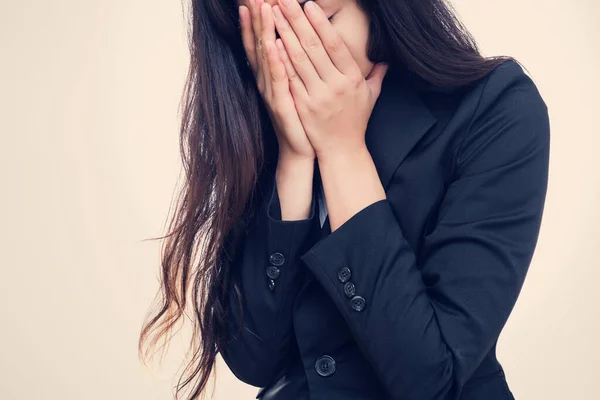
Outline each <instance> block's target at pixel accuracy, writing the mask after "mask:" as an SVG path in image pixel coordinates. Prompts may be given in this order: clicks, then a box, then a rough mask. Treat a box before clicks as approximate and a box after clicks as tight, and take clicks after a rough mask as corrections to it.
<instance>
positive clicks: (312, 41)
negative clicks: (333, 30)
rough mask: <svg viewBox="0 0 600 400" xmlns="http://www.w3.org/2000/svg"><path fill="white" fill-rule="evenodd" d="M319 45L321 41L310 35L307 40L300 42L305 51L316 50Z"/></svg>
mask: <svg viewBox="0 0 600 400" xmlns="http://www.w3.org/2000/svg"><path fill="white" fill-rule="evenodd" d="M320 45H321V40H320V39H319V38H318V37H316V36H313V35H311V36H310V37H309V38H307V39H306V40H304V41H303V42H302V47H304V48H305V49H308V50H313V49H316V48H318V47H319V46H320Z"/></svg>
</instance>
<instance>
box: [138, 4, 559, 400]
mask: <svg viewBox="0 0 600 400" xmlns="http://www.w3.org/2000/svg"><path fill="white" fill-rule="evenodd" d="M238 6H239V8H238ZM238 10H239V14H238ZM191 13H192V21H191V22H192V23H191V39H192V40H191V54H192V58H191V69H190V75H189V79H188V85H187V88H186V89H187V90H186V93H185V95H186V96H185V102H184V113H183V124H182V149H183V155H184V159H185V166H186V172H187V175H186V177H187V180H186V186H185V187H184V191H183V193H182V196H183V197H182V198H181V199H180V203H179V207H178V209H177V213H176V215H174V217H173V220H172V223H171V226H170V229H171V232H170V233H169V235H167V237H168V239H167V241H166V245H165V248H164V251H163V267H162V286H161V288H162V292H161V293H162V296H161V304H160V308H159V309H158V311H157V313H156V314H155V315H154V317H153V318H152V319H150V320H149V321H148V322H147V324H146V325H145V327H144V329H143V331H142V334H141V337H140V351H141V348H142V344H143V343H144V341H145V340H146V339H147V338H148V336H149V335H151V334H155V336H154V338H153V341H152V342H151V344H152V345H154V344H156V342H157V341H158V339H159V338H160V337H162V336H163V335H166V334H167V333H168V332H169V331H170V330H171V328H172V327H173V326H174V324H175V323H176V322H177V321H178V320H179V318H180V317H181V316H182V315H183V313H184V310H185V309H186V307H187V305H188V300H189V299H188V298H187V295H188V294H191V295H192V298H191V305H192V308H193V310H194V315H193V317H192V321H193V323H194V328H195V329H194V337H193V338H192V350H193V353H192V354H193V358H192V360H190V362H189V364H188V369H186V371H185V372H184V375H185V378H186V379H185V380H184V381H183V382H180V384H179V386H178V392H179V391H180V390H182V389H183V388H184V387H186V386H187V387H188V388H190V393H189V397H188V398H189V399H195V398H198V397H199V396H200V395H201V394H202V393H203V392H204V389H205V387H206V383H207V380H208V377H209V376H210V373H211V371H212V368H213V366H214V361H215V357H216V355H217V354H219V353H220V354H221V355H222V357H223V359H224V360H225V362H226V363H227V365H228V366H229V367H230V368H231V370H232V371H233V373H234V374H235V375H236V376H237V377H238V378H239V379H240V380H242V381H244V382H246V383H248V384H250V385H254V386H260V387H262V389H261V390H260V391H259V393H258V395H257V396H256V397H257V398H259V399H379V400H380V399H395V400H396V399H397V400H404V399H413V400H434V399H435V400H442V399H443V400H450V399H453V400H455V399H461V400H483V399H485V400H494V399H513V398H514V397H513V395H512V393H511V391H510V389H509V387H508V384H507V381H506V377H505V375H504V372H503V368H502V366H501V364H500V363H499V361H498V360H497V358H496V353H495V350H496V344H497V340H498V337H499V335H500V332H501V330H502V328H503V326H504V324H505V322H506V320H507V319H508V317H509V314H510V313H511V310H512V308H513V306H514V304H515V302H516V300H517V297H518V294H519V292H520V290H521V287H522V285H523V282H524V279H525V276H526V273H527V270H528V267H529V264H530V261H531V258H532V256H533V253H534V249H535V246H536V242H537V237H538V233H539V229H540V224H541V219H542V213H543V208H544V201H545V196H546V188H547V180H548V162H549V145H550V129H549V120H548V112H547V107H546V104H545V103H544V101H543V99H542V98H541V96H540V94H539V92H538V90H537V88H536V86H535V85H534V83H533V81H532V80H531V79H530V78H529V77H528V76H527V75H526V74H525V73H524V72H523V69H522V68H521V67H520V65H519V64H518V63H516V62H515V60H514V59H512V58H510V57H494V58H484V57H482V56H481V55H480V54H479V52H478V49H477V46H476V44H475V42H474V41H473V39H472V38H471V37H470V36H469V34H468V33H467V32H466V31H465V30H464V28H463V27H462V25H461V24H460V23H459V21H457V19H456V18H455V16H454V14H453V13H452V11H451V8H450V7H449V6H448V5H447V4H445V3H444V2H443V1H442V0H318V1H309V2H304V1H298V0H293V1H291V2H286V1H283V0H239V1H237V2H234V1H233V0H230V1H224V0H194V1H192V9H191ZM238 21H239V22H240V26H239V28H238V25H237V24H238ZM201 232H202V233H203V234H204V235H205V237H204V240H205V242H204V243H203V248H202V251H201V252H199V253H198V254H199V257H195V256H196V254H197V253H196V251H197V250H198V247H199V246H200V245H201V243H200V240H199V238H200V236H199V233H201Z"/></svg>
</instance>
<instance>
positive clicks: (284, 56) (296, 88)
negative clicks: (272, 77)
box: [275, 39, 308, 101]
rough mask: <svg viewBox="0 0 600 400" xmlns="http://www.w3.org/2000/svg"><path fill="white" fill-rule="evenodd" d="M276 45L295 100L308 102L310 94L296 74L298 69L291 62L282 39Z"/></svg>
mask: <svg viewBox="0 0 600 400" xmlns="http://www.w3.org/2000/svg"><path fill="white" fill-rule="evenodd" d="M275 43H276V45H277V49H278V55H279V58H280V59H281V63H282V64H283V66H284V68H285V73H286V75H287V77H288V82H289V89H290V91H291V92H292V94H293V96H294V98H296V99H304V101H306V100H307V99H308V92H307V90H306V86H305V85H304V82H303V81H302V79H301V78H300V76H299V75H298V73H297V72H296V69H295V68H294V65H293V64H292V61H291V60H290V57H289V55H288V53H287V50H286V49H285V45H284V44H283V41H282V40H281V39H277V40H276V41H275Z"/></svg>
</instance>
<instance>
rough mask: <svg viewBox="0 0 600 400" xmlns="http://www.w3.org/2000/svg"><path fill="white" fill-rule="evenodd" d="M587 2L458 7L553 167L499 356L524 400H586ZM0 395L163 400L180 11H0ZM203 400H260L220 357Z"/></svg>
mask: <svg viewBox="0 0 600 400" xmlns="http://www.w3.org/2000/svg"><path fill="white" fill-rule="evenodd" d="M599 4H600V3H599V2H598V1H596V0H569V1H564V0H563V1H557V0H544V1H542V0H502V1H500V0H486V1H480V0H478V1H476V0H459V1H456V2H455V5H456V8H457V10H458V12H459V16H460V17H461V18H462V20H463V21H464V23H465V24H466V26H467V27H468V28H469V30H470V31H471V32H472V34H473V35H474V36H475V38H476V39H477V41H478V43H479V44H480V46H481V49H482V51H483V53H484V55H495V54H508V55H512V56H515V57H516V58H517V59H519V60H520V61H521V62H523V63H524V64H525V66H526V67H527V68H528V70H529V72H530V73H531V75H532V76H533V78H534V80H535V82H536V83H537V85H538V88H539V90H540V91H541V93H542V96H543V97H544V99H545V101H546V103H547V104H548V107H549V110H550V117H551V126H552V150H551V171H550V184H549V189H548V197H547V202H546V208H545V215H544V221H543V226H542V230H541V234H540V238H539V243H538V247H537V251H536V253H535V256H534V259H533V263H532V265H531V269H530V272H529V274H528V277H527V280H526V283H525V286H524V289H523V291H522V292H521V296H520V298H519V301H518V303H517V306H516V307H515V309H514V311H513V313H512V315H511V317H510V319H509V321H508V323H507V325H506V327H505V329H504V331H503V332H502V334H501V337H500V342H499V345H498V357H499V360H500V362H501V363H502V364H503V366H504V368H505V370H506V374H507V377H508V381H509V385H510V387H511V389H512V391H513V392H514V394H515V395H516V398H517V399H518V400H537V399H540V400H542V399H543V400H558V399H577V400H588V399H589V400H591V399H597V398H598V396H599V393H598V392H599V390H598V389H597V382H598V378H599V374H600V370H599V368H600V367H599V366H600V350H599V348H600V345H599V344H598V339H597V338H598V337H600V323H599V315H600V312H599V311H598V306H599V305H600V291H599V290H598V281H599V279H600V272H599V271H600V261H599V259H598V248H599V247H600V227H599V223H600V161H599V159H600V138H599V134H600V129H599V124H598V114H599V113H600V102H599V101H598V99H597V96H598V91H599V90H600V81H599V78H598V71H600V40H599V36H600V35H599V29H600V28H599V27H600V24H598V22H597V18H598V17H599V16H600V5H599ZM0 33H1V35H0V50H1V57H2V58H1V59H2V63H1V64H0V83H1V84H0V133H1V138H2V142H1V144H0V163H1V164H0V166H1V168H0V171H1V172H0V173H1V174H2V175H1V179H2V181H1V182H2V195H1V200H0V201H1V204H0V206H1V207H0V210H1V212H2V215H1V219H0V221H1V229H0V231H1V235H2V236H1V241H0V243H1V246H2V247H1V250H2V251H1V255H0V257H1V260H2V261H1V262H0V265H1V268H2V269H1V273H2V276H1V278H0V304H2V306H1V310H2V314H1V320H0V321H1V322H0V323H1V330H0V349H1V350H0V398H2V399H3V400H17V399H19V400H21V399H27V400H29V399H61V400H71V399H73V400H74V399H77V400H80V399H85V400H87V399H90V400H96V399H97V400H100V399H102V400H105V399H119V400H120V399H128V400H135V399H144V400H150V399H153V400H154V399H161V400H168V399H171V398H172V386H173V385H174V384H175V382H176V377H177V376H178V374H177V371H178V367H179V362H180V361H181V360H182V357H183V352H184V350H185V345H186V343H187V339H188V337H187V336H184V335H183V334H182V336H178V337H175V338H174V339H173V342H172V344H171V348H170V352H169V353H168V354H167V357H166V359H165V361H164V363H163V364H162V365H157V363H155V364H153V365H151V367H150V368H149V369H145V368H144V367H143V366H142V365H141V363H140V362H139V361H138V359H137V338H138V334H139V330H140V327H141V324H142V321H143V318H144V316H145V314H146V312H147V310H148V307H149V305H150V302H151V301H152V299H153V296H154V294H155V291H156V289H157V288H158V286H157V285H158V279H157V277H158V268H159V244H160V242H159V241H143V240H144V239H147V238H150V237H154V236H159V235H161V234H164V230H163V224H164V222H165V218H166V216H167V212H168V208H169V205H170V204H171V201H172V196H173V195H174V189H175V186H176V182H177V179H178V177H179V172H180V165H181V164H180V157H179V148H178V146H179V144H178V114H177V105H178V101H179V98H180V94H181V90H182V87H183V82H184V78H185V74H186V70H187V61H188V52H187V43H186V38H185V30H184V20H183V17H182V9H181V4H180V2H179V1H148V0H145V1H141V0H126V1H124V0H120V1H117V0H104V1H75V0H54V1H34V0H19V1H11V2H9V1H7V0H2V2H1V6H0ZM217 371H218V380H217V385H216V390H215V395H216V396H215V398H216V399H219V400H222V399H236V400H237V399H248V400H250V399H253V398H254V396H255V394H256V392H257V389H256V388H253V387H250V386H247V385H245V384H243V383H241V382H239V381H237V380H236V379H235V377H234V376H233V375H232V374H231V373H230V372H229V370H228V369H227V367H226V366H225V364H223V363H222V362H221V361H219V364H218V366H217Z"/></svg>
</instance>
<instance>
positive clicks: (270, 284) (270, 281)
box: [269, 279, 275, 291]
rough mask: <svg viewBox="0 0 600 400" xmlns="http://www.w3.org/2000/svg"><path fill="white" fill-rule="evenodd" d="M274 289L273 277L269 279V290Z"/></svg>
mask: <svg viewBox="0 0 600 400" xmlns="http://www.w3.org/2000/svg"><path fill="white" fill-rule="evenodd" d="M273 289H275V281H274V280H273V279H269V290H270V291H273Z"/></svg>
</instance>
